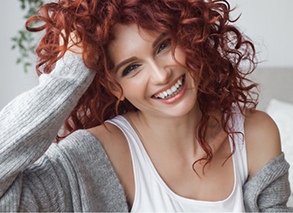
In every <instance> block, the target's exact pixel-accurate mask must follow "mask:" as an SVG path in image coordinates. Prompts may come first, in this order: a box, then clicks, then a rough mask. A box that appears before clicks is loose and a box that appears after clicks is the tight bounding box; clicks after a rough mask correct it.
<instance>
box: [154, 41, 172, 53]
mask: <svg viewBox="0 0 293 213" xmlns="http://www.w3.org/2000/svg"><path fill="white" fill-rule="evenodd" d="M163 45H165V46H164V47H163V48H162V46H163ZM170 45H171V38H168V39H166V40H164V41H163V42H162V43H161V44H160V46H159V48H158V51H157V53H160V52H161V51H162V50H164V49H165V48H167V47H169V46H170Z"/></svg>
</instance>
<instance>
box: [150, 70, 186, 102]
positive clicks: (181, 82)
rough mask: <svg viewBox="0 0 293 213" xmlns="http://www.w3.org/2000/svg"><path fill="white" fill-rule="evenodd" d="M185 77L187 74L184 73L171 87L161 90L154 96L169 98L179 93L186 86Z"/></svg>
mask: <svg viewBox="0 0 293 213" xmlns="http://www.w3.org/2000/svg"><path fill="white" fill-rule="evenodd" d="M184 77H185V75H182V76H181V78H179V79H178V81H176V83H175V84H174V85H173V86H171V87H170V88H169V89H167V90H165V91H163V92H160V93H159V94H156V95H154V98H157V99H168V98H171V97H173V96H175V95H177V94H178V93H179V92H180V91H181V90H182V88H183V86H184Z"/></svg>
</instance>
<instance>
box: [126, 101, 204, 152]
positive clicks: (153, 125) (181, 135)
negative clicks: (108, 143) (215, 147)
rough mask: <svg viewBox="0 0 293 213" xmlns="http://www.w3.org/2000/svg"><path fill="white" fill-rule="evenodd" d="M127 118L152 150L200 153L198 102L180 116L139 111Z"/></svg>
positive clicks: (148, 148)
mask: <svg viewBox="0 0 293 213" xmlns="http://www.w3.org/2000/svg"><path fill="white" fill-rule="evenodd" d="M126 118H127V119H128V120H129V121H130V122H131V123H132V125H133V127H134V128H135V130H136V132H137V134H138V135H139V137H140V139H141V141H142V143H143V144H144V146H145V148H146V150H149V151H150V152H151V150H156V152H157V153H162V152H165V153H166V152H167V153H172V154H173V155H174V154H175V153H177V154H179V155H181V156H183V155H184V156H190V155H193V156H194V155H198V154H199V153H197V152H199V150H200V149H198V146H199V145H198V143H196V138H197V125H198V123H199V121H200V119H201V111H200V110H199V107H198V105H197V104H196V105H195V107H194V109H192V110H191V111H190V112H189V113H188V114H186V115H184V116H180V117H158V116H152V115H145V114H143V113H141V112H138V113H136V114H134V115H133V116H127V117H126ZM196 153H197V154H196ZM200 153H201V152H200Z"/></svg>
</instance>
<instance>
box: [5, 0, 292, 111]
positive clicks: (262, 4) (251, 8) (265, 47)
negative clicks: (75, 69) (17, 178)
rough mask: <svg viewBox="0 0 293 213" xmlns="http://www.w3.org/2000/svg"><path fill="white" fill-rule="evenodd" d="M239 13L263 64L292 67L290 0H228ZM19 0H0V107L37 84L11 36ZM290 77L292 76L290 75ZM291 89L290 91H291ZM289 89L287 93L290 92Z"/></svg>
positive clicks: (18, 13)
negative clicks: (19, 57) (25, 68)
mask: <svg viewBox="0 0 293 213" xmlns="http://www.w3.org/2000/svg"><path fill="white" fill-rule="evenodd" d="M229 2H230V3H231V5H232V6H235V5H238V8H237V9H236V11H235V12H234V13H233V14H234V15H235V16H236V15H237V14H239V13H242V16H241V18H240V20H239V21H238V23H237V25H238V26H240V27H241V29H242V30H243V32H245V33H246V34H247V35H248V36H249V37H250V38H251V39H253V40H254V41H255V43H256V46H257V50H258V52H259V51H261V53H260V54H259V58H260V59H261V60H266V61H265V62H264V63H262V64H261V65H260V66H263V67H293V53H292V51H293V42H292V38H293V36H292V35H293V16H292V15H291V13H292V10H293V0H278V1H277V0H229ZM22 16H23V13H22V11H21V10H20V3H19V1H18V0H9V1H5V0H1V1H0V29H1V33H0V38H1V39H0V47H1V48H0V65H1V70H0V76H1V77H0V109H2V108H3V107H4V106H5V105H6V104H7V103H8V102H9V101H10V100H11V99H12V98H14V97H15V96H17V95H18V94H20V93H21V92H23V91H26V90H28V89H29V88H32V87H33V86H34V85H36V84H37V77H36V74H35V72H34V69H30V70H29V73H28V74H25V73H24V72H23V68H22V66H20V65H16V64H15V62H16V59H17V51H12V50H11V46H12V42H11V40H10V39H11V37H12V36H14V35H15V34H16V32H17V30H19V29H21V27H22V26H23V25H24V22H25V21H24V20H23V19H22ZM292 77H293V76H292ZM290 93H291V92H290ZM290 93H289V95H290Z"/></svg>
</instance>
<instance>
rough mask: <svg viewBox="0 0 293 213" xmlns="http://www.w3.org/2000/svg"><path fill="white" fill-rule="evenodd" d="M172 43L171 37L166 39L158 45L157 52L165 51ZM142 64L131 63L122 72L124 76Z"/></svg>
mask: <svg viewBox="0 0 293 213" xmlns="http://www.w3.org/2000/svg"><path fill="white" fill-rule="evenodd" d="M170 45H171V38H169V39H166V40H164V41H163V42H162V43H161V44H160V45H159V47H158V50H157V54H158V53H160V52H161V51H163V50H164V49H166V48H167V47H169V46H170ZM140 66H141V64H131V65H129V66H128V67H126V68H125V69H124V70H123V72H122V77H124V76H126V75H128V74H129V73H130V72H132V71H133V70H135V69H137V68H138V67H140Z"/></svg>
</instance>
